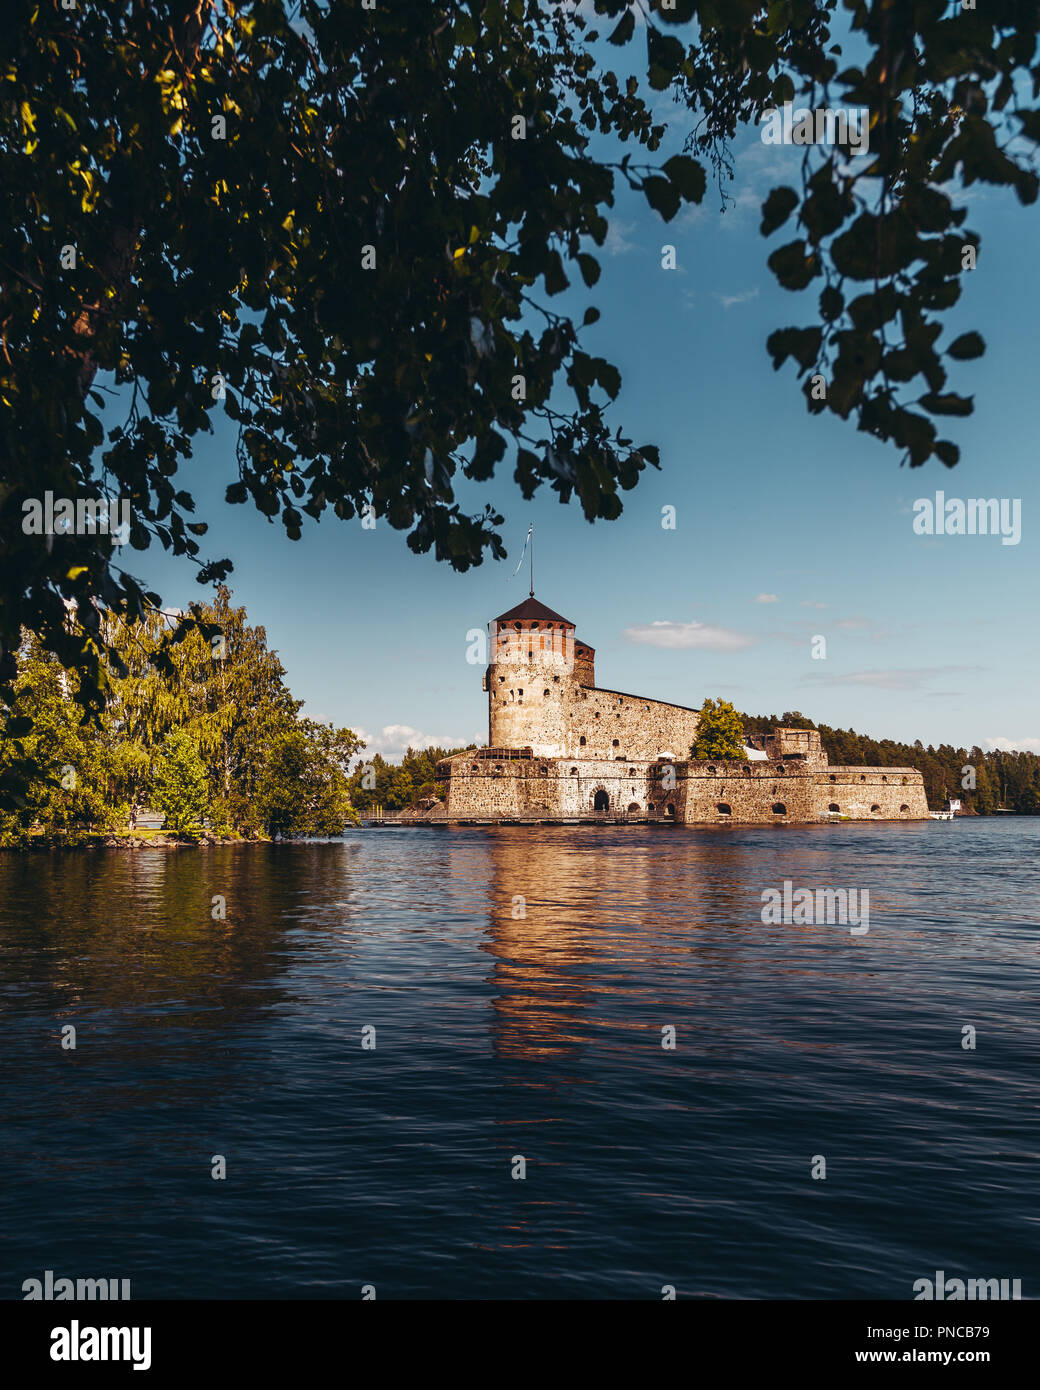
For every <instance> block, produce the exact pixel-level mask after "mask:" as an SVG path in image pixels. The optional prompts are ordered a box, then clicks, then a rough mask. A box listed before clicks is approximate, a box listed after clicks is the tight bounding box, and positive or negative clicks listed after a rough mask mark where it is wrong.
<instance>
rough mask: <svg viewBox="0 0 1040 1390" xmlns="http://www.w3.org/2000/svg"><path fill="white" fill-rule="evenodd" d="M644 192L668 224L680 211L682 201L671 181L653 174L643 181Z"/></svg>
mask: <svg viewBox="0 0 1040 1390" xmlns="http://www.w3.org/2000/svg"><path fill="white" fill-rule="evenodd" d="M643 192H644V193H645V194H646V201H647V202H648V203H649V204H650V206H651V207H652V208H653V209H654V211H655V212H659V213H660V214H661V216H662V217H663V218H664V220H665V221H666V222H670V221H671V220H672V218H673V217H674V216H675V214H676V213H677V212H678V211H679V208H680V206H681V203H682V199H681V198H680V197H679V194H678V191H677V190H676V188H675V185H674V184H672V183H671V182H670V180H668V179H662V178H660V177H659V176H658V175H656V174H652V175H651V176H650V177H649V178H647V179H645V180H644V181H643Z"/></svg>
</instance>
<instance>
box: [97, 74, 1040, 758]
mask: <svg viewBox="0 0 1040 1390" xmlns="http://www.w3.org/2000/svg"><path fill="white" fill-rule="evenodd" d="M662 104H663V105H666V102H665V99H664V98H662ZM682 135H683V128H682V125H681V123H680V124H679V125H678V126H677V127H676V130H675V132H674V134H672V135H671V136H670V141H669V144H668V146H667V147H666V148H665V149H664V150H663V151H662V155H663V156H667V155H668V154H670V153H673V152H675V151H676V150H678V149H680V148H681V143H682ZM735 153H736V177H735V181H734V182H733V183H732V184H731V185H730V191H731V193H732V195H733V198H734V203H733V205H732V206H731V207H730V209H729V210H728V211H727V212H726V213H725V215H721V214H720V213H719V211H718V208H719V198H718V194H717V192H716V191H715V190H714V189H713V188H712V187H711V186H710V185H709V191H708V194H707V196H706V198H705V200H704V203H703V205H702V206H701V207H700V208H691V209H687V210H685V211H684V212H683V213H681V214H680V215H679V216H678V217H677V218H676V219H675V220H674V221H673V222H671V223H669V224H664V223H662V222H661V221H660V219H659V218H658V217H657V216H656V215H655V214H653V213H652V212H650V211H649V210H648V209H647V208H646V206H645V203H644V202H643V200H642V199H639V198H637V197H635V196H634V195H630V194H629V193H628V191H627V189H625V188H624V187H623V186H621V187H619V189H618V199H617V204H616V206H615V208H614V209H613V211H612V212H611V213H610V214H609V216H610V223H611V229H610V234H609V237H608V241H607V245H606V247H605V248H604V251H603V252H602V253H600V259H601V262H602V265H603V275H602V278H601V280H600V282H599V283H598V284H597V285H596V286H595V288H594V289H593V290H591V291H586V290H584V289H581V291H580V292H577V291H575V292H571V293H569V295H568V296H565V297H561V299H560V300H558V301H557V303H563V302H566V303H567V305H568V307H569V306H571V305H573V306H574V307H575V309H576V312H577V314H578V316H579V317H580V313H581V309H582V308H583V307H584V305H585V304H587V303H593V304H595V305H596V306H597V307H598V308H599V309H600V310H601V312H602V316H603V317H602V320H601V321H600V323H598V324H597V325H596V326H595V327H594V328H592V329H589V330H585V337H584V341H585V345H586V346H587V347H588V348H589V350H591V351H595V352H598V353H601V354H603V355H604V356H606V357H608V358H609V359H610V360H611V361H613V362H615V363H616V364H617V365H618V366H619V367H620V369H621V372H622V376H623V387H622V393H621V396H620V398H619V400H618V402H617V404H616V405H615V406H614V408H613V412H612V416H611V419H612V421H613V423H614V425H618V424H620V425H623V426H624V428H625V431H626V433H627V434H628V435H629V436H630V437H632V438H634V439H635V440H636V442H637V443H644V442H653V443H656V444H658V445H659V446H660V448H661V460H662V470H661V472H660V473H657V472H655V471H654V470H652V469H650V470H647V472H646V473H645V474H644V475H643V481H642V482H641V483H640V484H639V486H638V487H637V488H636V489H635V490H634V491H633V492H631V493H627V494H624V502H625V510H624V514H623V516H622V517H621V519H620V520H618V521H615V522H609V523H608V522H600V523H597V524H596V525H594V526H592V525H589V524H588V523H586V522H585V520H584V518H583V517H582V515H581V513H580V510H579V509H578V508H577V506H576V505H574V504H571V505H569V506H566V507H564V506H562V505H561V504H560V503H559V501H558V499H557V497H556V494H555V493H552V492H550V491H548V490H544V489H543V491H542V492H541V493H540V494H539V495H538V496H537V497H536V498H535V500H534V501H532V502H525V501H524V500H523V498H522V497H521V496H520V493H519V490H518V489H517V487H516V485H515V484H514V483H513V481H512V477H511V464H509V462H508V460H507V461H506V462H505V464H503V465H500V476H499V477H498V478H497V479H496V480H495V482H494V483H493V484H492V485H491V486H490V488H487V487H482V488H481V489H479V490H477V489H474V488H472V487H471V486H469V485H467V486H469V490H468V491H466V492H463V494H462V495H463V496H464V497H466V498H469V497H472V499H473V504H474V506H473V509H474V510H477V509H479V508H478V506H477V499H478V497H479V498H481V500H483V498H484V497H485V496H486V497H489V498H490V500H492V501H493V502H494V504H495V505H496V506H497V508H498V509H499V511H501V512H502V513H503V514H504V515H505V517H506V527H505V538H506V543H507V547H508V549H509V552H510V558H509V559H508V561H506V562H502V563H497V564H496V563H493V562H488V561H486V562H485V563H484V565H483V566H481V567H480V568H479V569H475V570H472V571H470V572H469V573H467V574H464V575H459V574H456V573H455V572H454V571H452V570H451V569H450V568H449V567H448V566H446V565H442V564H438V563H437V562H436V561H435V560H434V559H433V558H432V556H415V555H413V554H412V553H411V552H410V551H409V550H408V549H407V547H406V544H405V540H404V534H403V533H399V532H395V531H393V530H391V528H390V527H389V526H388V525H387V524H386V523H384V522H379V524H378V525H377V527H376V529H375V531H365V530H362V529H361V526H360V523H359V522H357V521H354V522H351V523H342V522H337V521H336V520H335V519H334V518H327V519H325V520H323V521H322V522H321V523H320V524H315V523H313V522H308V524H307V528H306V529H305V531H304V538H303V541H302V542H299V543H295V544H294V543H293V542H290V541H288V540H286V539H285V537H284V534H283V533H282V531H281V529H280V527H279V526H277V525H275V526H271V525H269V524H268V523H267V522H266V520H265V519H264V518H263V517H262V516H260V515H259V513H256V512H255V511H253V510H252V509H251V507H229V506H227V505H226V504H225V503H224V502H223V500H222V498H223V491H224V488H225V486H226V485H227V483H228V482H231V481H234V479H235V477H236V468H235V461H234V447H233V446H234V435H233V432H232V429H231V427H230V424H225V426H224V427H223V428H219V429H218V431H217V433H216V434H215V435H214V436H211V437H208V438H202V439H200V440H199V442H198V445H197V460H196V462H195V464H193V465H192V467H191V468H190V471H189V473H188V474H186V481H187V484H188V485H189V486H191V488H192V490H193V491H194V493H195V497H196V502H197V506H198V514H199V515H200V516H201V517H203V518H205V519H207V520H209V521H210V522H211V532H210V535H209V536H208V537H207V538H206V539H205V541H204V553H205V554H207V555H216V554H226V555H228V556H229V557H230V558H231V559H232V560H233V561H234V564H235V570H234V573H233V575H232V576H231V579H230V583H231V585H232V587H233V590H234V595H235V600H236V602H239V603H244V604H245V606H246V608H247V611H248V613H249V616H250V619H251V621H253V622H255V623H259V624H263V625H264V626H265V627H266V629H267V633H268V639H269V642H270V644H271V645H272V646H273V647H274V648H276V649H277V651H278V652H279V654H280V656H281V659H282V661H283V663H284V665H285V666H286V668H287V671H288V679H289V683H290V685H291V687H292V689H293V690H294V692H295V693H296V694H297V695H298V696H299V697H301V698H303V699H304V700H305V701H306V709H307V712H308V713H310V714H311V715H313V716H315V717H320V718H327V719H332V720H334V721H336V722H337V723H339V724H346V725H349V726H351V727H353V728H355V729H359V730H361V731H363V733H364V735H365V736H366V737H367V738H368V741H369V751H370V752H375V751H380V752H383V753H384V754H385V755H387V756H391V757H394V756H397V755H399V753H400V751H401V750H402V749H403V747H404V745H405V744H406V743H408V742H412V743H424V742H431V741H432V742H436V743H455V742H467V741H469V740H471V739H475V740H476V741H478V742H486V734H487V713H486V696H484V695H483V694H482V692H481V688H480V680H481V668H480V667H477V666H472V665H470V664H468V663H467V661H466V649H467V640H466V634H467V632H468V631H469V630H470V629H472V628H474V627H482V626H483V625H484V624H486V623H487V622H488V621H489V620H490V619H491V618H493V617H495V616H496V615H497V614H499V613H501V612H503V611H504V610H506V609H507V608H509V607H511V606H512V605H513V604H515V603H517V602H519V601H520V599H522V598H523V597H524V596H525V595H526V593H527V579H526V566H525V569H524V573H523V575H521V576H519V577H517V578H511V575H512V571H513V569H514V567H515V565H516V561H517V559H518V558H519V554H520V550H521V546H522V544H523V539H524V536H525V534H526V531H527V527H528V524H529V523H530V522H534V525H535V544H536V550H535V580H536V584H535V588H536V593H537V596H538V597H539V598H540V599H541V600H542V601H543V602H545V603H547V604H549V606H550V607H552V608H555V609H557V610H558V611H560V612H562V613H563V614H565V615H566V616H567V617H569V618H570V619H572V620H573V621H574V622H575V623H577V625H578V635H579V636H580V637H582V638H583V639H584V640H586V641H588V642H590V643H591V644H592V645H593V646H594V647H595V648H596V649H597V667H596V669H597V680H598V683H599V684H600V685H604V686H608V687H613V688H617V689H622V690H627V691H631V692H633V693H640V694H646V695H650V696H653V697H654V698H657V699H665V700H674V701H676V702H677V703H679V704H685V705H697V704H699V703H700V702H701V701H702V699H703V698H705V697H706V696H713V697H714V696H719V695H721V696H724V697H725V698H727V699H730V700H732V701H733V702H734V703H735V704H736V705H737V707H738V708H739V709H744V710H747V711H749V712H752V713H772V712H776V713H780V712H782V711H783V710H785V709H800V710H802V711H803V712H804V713H806V714H808V715H810V716H811V717H813V718H815V719H817V720H819V721H822V722H825V723H828V724H832V725H839V726H841V727H849V726H851V727H853V728H855V729H857V730H859V731H861V732H865V733H869V734H872V735H874V736H876V737H892V738H898V739H914V738H918V737H919V738H921V739H923V741H924V742H925V743H929V742H931V743H939V742H951V743H955V744H964V745H968V746H970V745H971V744H973V743H981V744H982V746H983V747H987V748H988V747H994V746H1008V745H1013V746H1017V747H1028V748H1033V749H1038V750H1040V717H1038V714H1037V700H1036V695H1035V692H1036V690H1037V689H1038V687H1040V662H1038V658H1037V648H1036V640H1035V633H1036V627H1037V622H1036V611H1035V610H1036V601H1037V594H1038V584H1037V579H1038V558H1037V548H1036V539H1035V532H1034V520H1035V519H1036V518H1040V497H1038V493H1037V486H1036V483H1035V481H1034V478H1035V467H1034V457H1035V453H1036V448H1037V443H1036V440H1037V429H1036V397H1037V390H1038V385H1037V380H1036V366H1035V363H1034V362H1033V358H1032V349H1033V346H1034V343H1035V337H1036V327H1035V325H1036V323H1037V321H1038V318H1040V315H1038V309H1040V304H1038V289H1037V276H1036V272H1035V260H1034V255H1033V248H1034V246H1035V236H1036V218H1037V212H1036V209H1035V208H1033V209H1025V208H1022V207H1021V206H1020V205H1019V204H1018V202H1017V200H1016V199H1015V197H1014V195H1013V194H1012V193H1010V192H1005V191H1003V190H994V189H987V188H976V189H972V190H969V195H968V197H967V202H968V206H969V214H968V218H967V222H966V226H967V227H968V228H970V229H973V230H976V231H978V232H979V233H980V234H981V236H982V248H981V253H980V257H979V265H978V269H977V270H976V271H975V272H974V273H972V274H969V275H967V276H966V277H965V281H964V284H965V292H964V294H963V296H962V299H961V301H960V303H959V304H958V305H957V307H956V309H955V310H954V311H953V312H952V313H951V314H950V315H949V316H948V318H947V323H948V328H947V331H946V334H945V336H944V338H943V340H942V341H943V342H949V341H951V340H952V338H953V337H955V336H957V335H958V334H959V333H961V332H964V331H966V330H967V329H969V328H976V329H978V330H979V331H980V332H981V333H982V334H983V336H984V338H985V340H986V345H987V352H986V356H985V357H984V358H982V359H981V361H978V362H974V363H966V364H962V365H959V366H958V365H956V364H955V365H954V367H953V370H952V371H951V374H950V389H962V390H964V391H967V392H968V393H972V394H974V396H975V403H976V410H975V414H974V416H972V417H971V418H970V419H968V420H963V421H954V422H952V424H953V427H954V428H953V429H952V430H951V431H950V433H951V436H952V437H953V438H954V439H956V440H957V441H958V442H959V443H960V444H961V446H962V460H961V463H960V464H959V465H958V467H957V468H956V469H953V470H949V469H946V468H944V467H943V466H942V465H941V464H939V463H937V462H934V461H933V462H930V463H929V464H928V465H926V466H925V467H924V468H920V469H914V470H909V469H907V468H900V467H899V462H898V453H897V452H896V450H895V449H894V448H893V447H891V446H883V445H881V444H879V443H877V442H875V441H873V440H871V439H868V438H867V437H866V436H864V435H861V434H858V433H857V432H856V430H855V426H854V424H853V423H851V422H849V423H842V422H840V421H838V420H836V419H834V418H833V417H831V416H824V417H815V418H810V417H809V415H808V414H807V412H806V410H805V406H804V401H803V398H802V395H801V392H800V390H799V386H798V384H797V381H796V377H795V374H794V371H793V369H791V367H790V366H788V367H785V368H783V369H781V371H780V372H779V373H775V372H774V371H773V369H772V365H771V362H770V359H769V356H768V354H767V352H766V349H765V340H766V337H767V336H768V334H769V332H770V331H771V330H772V329H773V328H775V327H780V326H784V325H786V324H799V325H801V324H808V323H811V322H813V321H814V314H815V305H816V298H817V295H818V291H819V286H818V285H815V286H813V287H811V288H810V290H809V291H807V292H806V293H803V294H792V293H790V292H788V291H785V290H782V289H780V288H779V287H778V286H777V285H776V283H775V281H774V279H773V276H772V274H771V272H770V271H769V270H768V268H767V266H766V264H765V262H766V257H767V256H768V254H769V253H770V251H771V250H772V249H773V248H774V247H775V246H777V245H780V244H782V243H783V241H784V240H786V239H789V236H790V235H791V233H790V232H789V231H788V229H784V230H782V231H781V232H780V233H779V234H777V235H776V236H774V237H773V238H771V239H770V240H769V241H768V242H766V241H764V240H763V239H762V237H761V236H760V235H759V233H758V223H759V208H760V205H761V202H762V200H763V198H764V197H765V195H766V194H767V193H768V191H769V189H770V188H771V187H772V186H774V185H776V184H778V183H783V182H794V181H795V178H794V172H795V168H796V165H797V161H798V160H799V159H800V157H801V151H796V150H793V149H791V148H777V147H772V146H769V147H767V146H765V145H763V144H762V142H761V140H760V139H759V138H758V134H757V132H749V133H747V134H746V135H745V136H744V137H743V138H742V139H741V140H740V141H739V142H738V145H737V147H736V152H735ZM666 244H672V245H674V246H675V248H676V254H677V263H678V264H677V269H676V270H674V271H667V270H663V269H662V268H661V248H662V246H664V245H666ZM937 489H942V490H943V491H944V492H945V493H946V495H947V497H961V498H970V497H998V498H999V497H1004V498H1017V499H1021V516H1022V535H1021V541H1020V543H1019V544H1017V545H1014V546H1011V545H1003V544H1001V541H1000V538H999V537H995V536H945V537H940V536H931V537H929V536H921V535H916V534H914V531H913V527H912V522H913V516H912V505H913V502H914V500H915V499H917V498H921V497H931V496H933V495H934V493H935V492H936V490H937ZM664 506H673V507H675V509H676V528H675V529H674V530H664V529H662V527H661V509H662V507H664ZM124 558H127V559H130V561H131V568H132V569H133V570H134V572H135V573H138V574H141V575H143V576H144V577H146V578H147V579H148V580H150V581H151V582H152V583H154V584H156V585H157V586H158V587H159V588H160V591H161V592H162V593H163V597H164V599H165V601H166V602H167V603H169V604H171V605H177V604H186V603H187V602H188V601H189V600H191V599H193V598H197V597H199V596H200V594H201V593H202V592H203V591H202V590H200V588H199V586H198V585H197V584H195V582H194V568H193V567H191V566H187V565H184V564H183V563H182V562H178V561H172V560H170V559H169V558H168V557H166V556H164V555H163V554H162V553H161V552H160V551H158V550H153V551H149V552H147V553H146V554H144V555H139V554H137V553H136V552H124ZM816 636H823V637H825V638H826V643H827V656H826V659H825V660H814V659H813V658H812V656H811V654H810V650H811V640H812V639H813V638H814V637H816Z"/></svg>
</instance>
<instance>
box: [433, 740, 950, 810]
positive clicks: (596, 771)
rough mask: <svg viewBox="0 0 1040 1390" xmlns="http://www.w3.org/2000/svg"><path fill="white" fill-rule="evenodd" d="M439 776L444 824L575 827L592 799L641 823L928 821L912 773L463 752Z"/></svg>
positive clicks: (919, 781) (915, 774) (921, 789)
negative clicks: (500, 821) (556, 823)
mask: <svg viewBox="0 0 1040 1390" xmlns="http://www.w3.org/2000/svg"><path fill="white" fill-rule="evenodd" d="M672 774H674V784H673V783H672V780H671V776H672ZM438 776H439V777H441V778H442V784H443V785H444V787H445V791H446V795H445V801H446V814H447V818H448V819H449V820H457V819H462V820H464V819H470V818H473V819H486V818H496V817H504V818H507V819H508V818H519V819H542V818H545V819H565V820H567V819H578V818H582V817H588V816H591V815H592V814H593V812H594V809H595V800H596V793H597V792H605V793H606V795H607V798H608V804H607V806H606V808H605V809H606V810H607V812H608V814H609V815H612V816H613V815H620V814H623V813H628V814H630V815H633V816H645V815H646V814H647V813H648V811H649V812H652V813H654V814H656V815H658V816H660V817H662V818H664V819H670V818H672V816H674V819H675V820H676V821H677V822H679V823H685V824H709V825H718V824H741V823H742V824H758V825H761V824H777V823H784V822H801V823H806V822H814V821H819V820H827V819H830V818H831V816H832V815H834V816H837V815H840V816H845V817H849V818H851V819H853V820H886V819H889V820H900V819H903V820H913V819H924V818H926V817H927V815H928V805H927V801H926V799H925V793H924V782H923V779H922V777H921V774H920V773H919V772H917V771H916V770H915V769H913V768H829V769H826V770H824V771H820V770H819V769H816V768H811V767H796V768H794V769H792V768H791V767H790V766H789V765H787V764H783V763H779V762H765V763H763V762H753V763H745V762H737V761H728V762H727V761H723V760H716V761H715V762H707V761H704V762H676V763H674V764H661V763H658V762H656V761H655V762H651V761H647V760H640V759H632V760H631V761H626V762H624V763H619V762H617V761H616V760H614V759H603V758H598V759H597V758H576V759H570V758H568V759H553V758H530V759H528V758H523V759H521V758H517V759H504V760H502V761H501V762H494V761H491V760H486V759H477V758H474V756H473V754H472V753H459V754H456V755H455V757H453V758H450V759H446V760H445V761H444V762H443V763H441V764H439V765H438ZM831 806H837V807H838V811H837V812H836V813H835V812H832V811H831V810H830V807H831ZM669 807H671V808H674V809H673V810H672V811H669ZM904 807H905V808H906V809H905V810H904V809H903V808H904ZM725 808H728V810H727V809H725Z"/></svg>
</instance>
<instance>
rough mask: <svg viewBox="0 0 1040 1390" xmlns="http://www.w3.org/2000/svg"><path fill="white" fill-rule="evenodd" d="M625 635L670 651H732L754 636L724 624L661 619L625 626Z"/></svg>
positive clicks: (636, 640) (747, 644)
mask: <svg viewBox="0 0 1040 1390" xmlns="http://www.w3.org/2000/svg"><path fill="white" fill-rule="evenodd" d="M625 636H626V637H627V638H628V640H629V641H630V642H640V643H642V644H643V645H644V646H648V647H666V648H668V649H669V650H673V651H685V650H690V649H695V650H699V651H715V652H735V651H739V650H740V648H741V647H750V646H751V645H752V644H753V643H754V640H755V639H754V638H753V637H748V636H747V635H746V634H745V633H743V632H734V631H733V630H732V629H731V628H728V627H712V626H711V624H710V623H697V622H692V623H670V622H664V621H661V620H658V621H656V622H652V623H642V624H638V625H637V626H635V627H626V628H625Z"/></svg>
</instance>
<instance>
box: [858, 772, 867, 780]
mask: <svg viewBox="0 0 1040 1390" xmlns="http://www.w3.org/2000/svg"><path fill="white" fill-rule="evenodd" d="M859 780H860V781H861V782H865V781H866V780H867V779H866V777H865V776H864V775H863V773H862V772H861V773H860V775H859Z"/></svg>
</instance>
